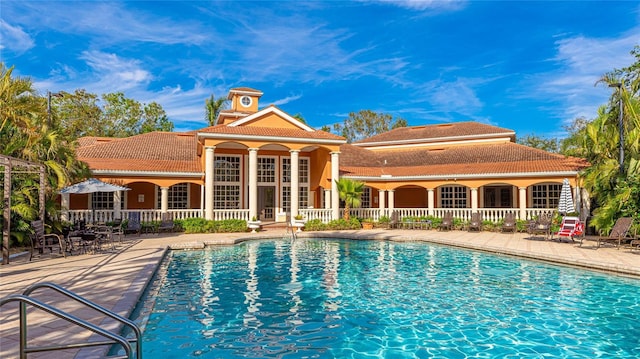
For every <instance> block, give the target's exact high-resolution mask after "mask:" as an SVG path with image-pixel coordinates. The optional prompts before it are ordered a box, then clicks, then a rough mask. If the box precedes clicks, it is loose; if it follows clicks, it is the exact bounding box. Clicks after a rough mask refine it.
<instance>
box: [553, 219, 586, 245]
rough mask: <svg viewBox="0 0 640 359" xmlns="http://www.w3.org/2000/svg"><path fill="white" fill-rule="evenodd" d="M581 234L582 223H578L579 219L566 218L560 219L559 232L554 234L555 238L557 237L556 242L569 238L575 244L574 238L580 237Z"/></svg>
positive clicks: (582, 230)
mask: <svg viewBox="0 0 640 359" xmlns="http://www.w3.org/2000/svg"><path fill="white" fill-rule="evenodd" d="M583 232H584V229H583V226H582V222H580V218H578V217H571V216H567V217H564V218H563V219H562V224H561V225H560V230H559V231H558V232H556V236H558V241H560V240H562V238H564V237H567V238H570V239H571V241H572V242H575V239H574V238H575V237H579V236H581V235H582V234H583Z"/></svg>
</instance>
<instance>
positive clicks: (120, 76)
mask: <svg viewBox="0 0 640 359" xmlns="http://www.w3.org/2000/svg"><path fill="white" fill-rule="evenodd" d="M80 58H81V59H82V60H84V61H86V62H87V65H89V66H90V67H91V68H92V69H93V73H94V74H95V76H97V77H98V82H100V83H101V87H103V88H108V89H112V90H111V92H113V91H123V90H127V89H131V88H135V87H136V86H138V85H141V84H147V83H149V82H150V81H151V80H152V79H153V76H152V75H151V73H149V71H147V70H145V69H143V68H142V67H141V65H142V62H141V61H139V60H129V59H124V58H121V57H119V56H118V55H116V54H110V53H105V52H100V51H84V52H83V53H82V55H81V56H80Z"/></svg>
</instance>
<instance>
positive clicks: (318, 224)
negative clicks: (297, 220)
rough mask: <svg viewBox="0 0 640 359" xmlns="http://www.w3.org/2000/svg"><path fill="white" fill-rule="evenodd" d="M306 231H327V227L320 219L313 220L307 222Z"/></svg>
mask: <svg viewBox="0 0 640 359" xmlns="http://www.w3.org/2000/svg"><path fill="white" fill-rule="evenodd" d="M304 230H305V231H326V230H327V225H326V224H324V223H322V221H321V220H319V219H312V220H310V221H307V223H306V224H305V225H304Z"/></svg>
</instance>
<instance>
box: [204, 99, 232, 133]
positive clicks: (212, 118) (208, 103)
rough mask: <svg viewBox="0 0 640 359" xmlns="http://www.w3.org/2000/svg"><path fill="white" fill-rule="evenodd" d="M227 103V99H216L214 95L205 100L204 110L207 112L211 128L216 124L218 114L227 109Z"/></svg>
mask: <svg viewBox="0 0 640 359" xmlns="http://www.w3.org/2000/svg"><path fill="white" fill-rule="evenodd" d="M227 102H228V101H227V99H226V98H224V97H220V98H218V99H216V98H215V97H214V96H213V95H211V97H209V98H208V99H206V100H204V108H205V111H206V115H205V117H206V118H205V119H206V120H207V122H208V123H209V126H214V125H215V124H216V119H217V118H218V114H219V113H220V111H222V110H223V109H224V107H226V105H227Z"/></svg>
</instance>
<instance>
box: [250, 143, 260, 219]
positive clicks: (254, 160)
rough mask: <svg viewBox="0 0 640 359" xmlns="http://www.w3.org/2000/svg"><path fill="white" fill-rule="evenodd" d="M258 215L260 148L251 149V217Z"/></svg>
mask: <svg viewBox="0 0 640 359" xmlns="http://www.w3.org/2000/svg"><path fill="white" fill-rule="evenodd" d="M253 217H258V149H257V148H250V149H249V219H252V218H253Z"/></svg>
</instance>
